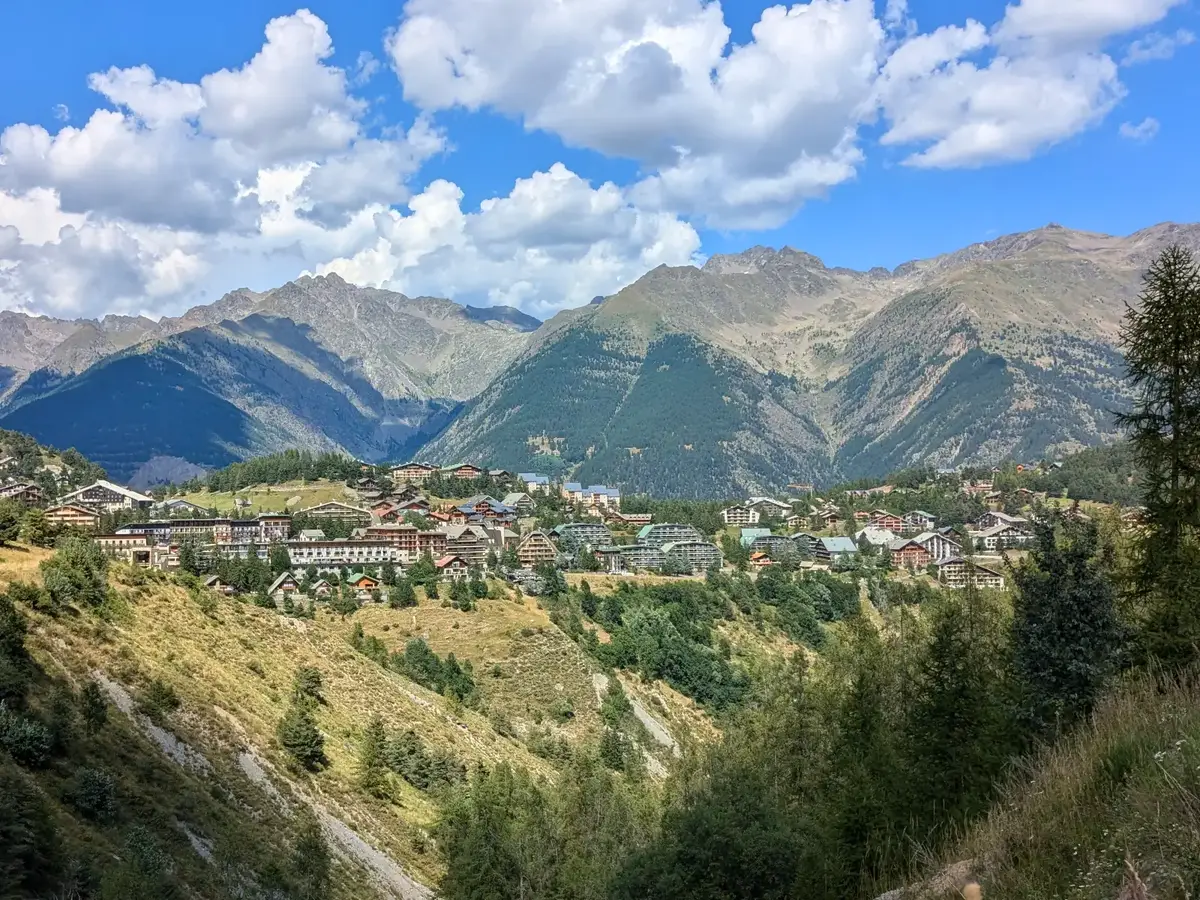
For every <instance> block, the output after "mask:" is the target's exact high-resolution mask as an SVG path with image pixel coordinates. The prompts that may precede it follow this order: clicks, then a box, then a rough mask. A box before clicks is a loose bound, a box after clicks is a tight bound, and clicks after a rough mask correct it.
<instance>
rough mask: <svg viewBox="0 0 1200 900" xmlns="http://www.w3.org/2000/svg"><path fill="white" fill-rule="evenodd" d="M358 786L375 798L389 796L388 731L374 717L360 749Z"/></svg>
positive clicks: (369, 723)
mask: <svg viewBox="0 0 1200 900" xmlns="http://www.w3.org/2000/svg"><path fill="white" fill-rule="evenodd" d="M358 786H359V788H361V789H362V790H364V791H366V792H367V793H368V794H371V795H372V796H375V797H384V796H385V795H386V794H387V730H386V729H385V728H384V727H383V719H381V718H379V716H372V717H371V721H370V722H368V723H367V728H366V730H365V731H364V732H363V739H362V743H361V744H360V745H359V747H358Z"/></svg>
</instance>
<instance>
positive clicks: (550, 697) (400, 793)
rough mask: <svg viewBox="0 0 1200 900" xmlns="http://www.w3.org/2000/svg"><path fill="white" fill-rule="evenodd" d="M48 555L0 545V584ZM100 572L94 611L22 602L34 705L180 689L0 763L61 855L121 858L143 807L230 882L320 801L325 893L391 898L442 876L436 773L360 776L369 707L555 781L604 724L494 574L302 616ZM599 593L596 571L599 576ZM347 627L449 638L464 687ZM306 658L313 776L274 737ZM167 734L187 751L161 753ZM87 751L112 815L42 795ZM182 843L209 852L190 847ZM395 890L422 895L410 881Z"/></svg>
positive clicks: (259, 863) (681, 712)
mask: <svg viewBox="0 0 1200 900" xmlns="http://www.w3.org/2000/svg"><path fill="white" fill-rule="evenodd" d="M48 556H49V554H48V553H47V552H46V551H39V550H31V549H26V548H24V547H8V548H3V549H0V588H4V587H7V585H8V584H9V583H11V582H14V581H32V582H37V581H38V580H39V579H40V573H39V569H38V565H39V563H40V562H41V561H42V560H44V559H46V558H48ZM110 583H111V586H112V588H113V589H114V595H113V598H112V599H111V600H110V601H109V604H108V612H107V613H106V615H105V616H104V617H97V616H96V615H95V614H93V613H85V612H81V613H79V614H76V615H65V614H64V615H60V616H58V617H52V616H49V615H45V614H42V613H39V612H35V611H33V610H30V609H28V608H24V609H22V612H23V614H24V615H25V616H27V617H28V619H29V621H30V635H29V639H28V644H29V646H30V649H31V652H32V654H33V656H34V658H35V659H36V660H37V661H38V663H39V665H40V666H41V668H42V669H43V670H44V671H45V672H46V673H48V674H47V675H46V676H45V679H44V681H45V685H44V686H40V687H39V689H38V692H37V694H38V696H37V700H36V702H35V704H34V708H35V710H44V709H48V708H49V705H50V704H51V702H52V700H51V698H52V697H53V695H54V683H64V684H65V683H69V684H72V685H73V686H74V692H75V693H76V694H77V693H78V692H79V691H80V690H81V689H82V686H83V685H85V684H87V683H88V682H89V681H90V680H93V679H95V680H98V681H103V682H104V683H105V684H107V685H108V689H109V690H110V692H111V697H112V698H113V701H114V702H118V701H119V702H122V703H124V702H130V703H132V704H138V703H140V702H143V701H144V699H145V698H146V697H147V696H148V694H149V692H150V691H151V690H152V685H154V684H155V683H159V682H161V683H163V684H166V685H169V686H170V688H171V689H172V690H173V691H174V692H175V694H176V695H177V696H178V698H179V700H180V706H179V708H178V710H176V711H174V712H170V713H168V714H166V715H165V716H164V717H163V718H162V719H161V720H160V724H161V727H162V728H163V729H165V730H164V731H157V732H156V731H154V730H153V729H152V728H151V725H150V723H149V721H148V720H146V719H145V718H143V717H141V716H140V715H137V714H136V713H134V714H131V715H129V716H125V715H122V714H121V713H120V712H119V711H118V708H117V707H116V706H112V707H110V708H109V719H110V723H111V727H110V729H109V730H107V731H106V732H105V733H104V735H103V736H102V737H103V739H102V741H101V742H100V743H98V744H94V743H93V742H90V741H80V742H79V743H78V745H77V746H75V747H74V748H73V749H72V751H71V753H70V754H69V755H68V756H66V757H65V758H63V759H61V760H56V761H55V762H54V763H53V766H52V767H51V769H50V770H49V771H42V770H34V771H19V770H18V768H17V767H16V766H13V765H11V764H9V763H7V762H5V763H0V769H2V771H0V777H2V778H4V779H15V780H16V781H18V782H20V783H22V784H26V785H28V786H29V787H30V789H31V790H32V791H34V792H35V793H40V794H41V795H43V796H45V797H48V798H51V800H54V802H53V803H52V806H53V809H54V820H55V822H56V824H58V825H59V828H60V830H61V831H62V832H63V833H64V834H65V835H67V838H66V840H65V847H64V853H65V854H67V855H68V856H70V857H72V858H76V859H93V858H95V857H96V856H97V854H100V855H102V854H103V853H104V852H107V851H108V850H112V851H113V852H117V853H118V854H119V853H120V847H121V845H122V842H124V841H125V840H126V839H127V837H128V832H129V829H130V828H131V827H132V822H133V820H134V818H135V817H142V818H145V819H146V821H147V822H149V823H150V825H149V826H148V827H150V828H151V829H152V831H153V835H152V836H153V839H154V841H155V846H157V847H159V848H160V849H161V850H162V852H163V853H166V854H168V855H169V856H170V858H171V860H172V862H171V863H170V866H171V867H172V868H173V869H174V871H175V872H176V875H177V881H178V883H179V884H180V885H186V886H187V887H188V888H189V889H190V890H192V892H193V893H195V894H197V895H199V896H205V897H225V896H231V893H230V891H231V890H232V888H231V887H230V886H229V884H227V883H225V882H222V881H221V879H222V878H225V877H226V874H227V873H226V874H223V873H225V867H226V866H227V865H236V866H237V867H238V868H239V870H245V871H248V872H256V873H257V872H266V871H267V868H268V867H269V865H270V863H271V862H272V861H276V862H278V861H280V860H287V859H289V853H290V852H291V847H292V844H293V843H295V841H296V840H298V837H297V835H298V834H299V833H300V828H301V823H302V822H303V821H304V817H303V816H302V815H301V813H302V812H303V811H304V810H306V809H311V810H314V811H315V812H316V813H317V814H318V815H320V816H321V817H322V824H323V827H324V831H325V835H326V839H327V841H328V842H329V843H330V845H331V846H332V847H333V848H334V850H335V858H336V860H337V863H336V865H335V871H334V882H333V886H332V887H331V888H330V893H329V895H328V896H334V897H351V896H354V897H364V896H374V895H375V894H377V893H378V894H379V895H380V896H391V894H388V893H386V892H385V891H381V890H380V888H379V885H380V884H381V883H391V884H393V885H395V884H403V883H404V882H403V879H404V878H409V877H411V878H412V879H414V880H415V882H419V883H421V884H435V883H436V882H437V880H438V878H439V877H440V875H441V865H442V863H441V860H440V856H439V854H438V852H437V847H436V841H435V839H434V837H433V835H432V833H431V829H432V826H433V824H434V822H435V820H436V817H437V815H438V809H439V805H438V800H437V797H438V792H437V789H436V788H431V789H429V790H420V789H418V788H417V787H414V786H413V784H411V783H409V782H408V781H406V780H404V779H402V778H400V777H399V776H397V775H395V774H394V773H393V774H389V776H388V785H387V795H388V799H385V800H380V799H376V798H374V797H372V796H370V795H368V794H366V793H364V792H363V791H362V790H361V789H360V787H359V784H358V777H359V763H358V759H359V751H360V748H361V746H362V743H363V740H364V729H365V727H366V725H367V723H368V721H369V720H370V719H371V717H372V716H379V717H381V718H382V720H383V723H384V725H385V727H386V728H387V729H388V731H389V732H391V733H400V732H403V731H404V730H406V729H412V731H413V732H415V734H416V735H417V737H418V739H419V741H420V743H421V745H422V746H423V747H424V748H425V751H426V752H427V753H428V754H433V755H435V756H441V757H444V758H447V759H450V760H452V761H453V762H455V763H457V764H461V766H463V767H464V769H465V770H470V769H472V768H474V767H475V766H477V765H482V766H484V767H486V768H488V769H493V768H495V767H496V766H498V765H499V764H500V763H509V764H512V765H514V766H517V767H521V768H524V769H526V770H528V771H530V772H532V773H534V774H536V775H537V776H538V777H541V778H546V779H550V780H553V779H555V778H556V777H557V773H556V768H555V766H556V765H558V764H560V763H561V758H560V754H561V753H562V752H563V751H562V749H560V748H565V747H573V746H585V745H586V746H596V745H597V744H598V742H599V740H600V736H601V734H602V733H603V730H604V725H603V723H602V721H601V719H600V717H599V715H598V709H599V707H600V699H601V694H600V687H601V686H602V685H603V682H604V675H603V673H602V669H601V668H600V666H599V665H598V663H597V662H596V661H595V660H594V659H593V658H592V657H591V656H589V655H588V654H586V653H585V652H584V651H583V650H582V649H581V648H580V646H579V645H578V644H577V643H576V642H575V641H573V640H571V639H570V638H569V637H567V635H565V634H564V633H563V632H562V631H561V630H560V629H559V628H558V627H556V626H555V625H554V624H553V623H552V622H551V621H550V619H549V617H548V616H547V613H546V612H545V611H544V610H542V609H541V608H539V606H538V604H537V603H536V601H534V600H532V599H530V598H521V597H518V596H516V595H510V594H508V593H507V592H504V591H502V590H501V591H499V593H500V594H501V595H502V599H487V598H485V599H482V600H480V601H479V607H478V609H477V610H476V611H473V612H469V613H468V612H460V611H458V610H455V609H452V608H449V607H444V606H442V605H441V603H440V602H438V601H436V600H434V601H430V600H428V599H427V598H422V600H421V602H420V604H419V605H418V606H417V607H414V608H409V609H399V610H392V609H386V608H365V609H363V610H360V611H359V612H358V613H357V614H356V615H355V616H353V617H352V618H350V619H342V618H340V617H338V616H336V615H334V614H333V613H331V612H329V611H328V610H324V609H322V610H319V611H318V612H317V614H316V618H315V619H312V620H305V619H293V618H287V617H282V616H280V615H278V614H277V613H275V612H274V611H270V610H264V609H260V608H258V607H255V606H252V605H249V604H245V603H241V602H235V601H232V600H228V599H224V598H218V597H217V596H216V595H215V594H212V593H211V592H208V591H206V590H203V589H193V590H188V589H186V588H184V587H182V586H179V585H177V584H175V583H174V582H172V581H171V580H169V579H168V578H166V577H165V576H162V575H160V574H157V573H152V572H144V571H141V570H133V569H129V568H126V567H114V568H113V569H112V570H111V571H110ZM597 592H598V593H600V594H603V593H604V592H605V587H604V586H601V585H597ZM355 626H361V628H362V631H363V634H364V635H366V636H368V637H373V638H378V639H379V640H380V641H382V643H383V645H385V646H386V647H387V649H388V650H392V651H401V652H402V651H403V650H404V649H405V646H406V644H407V643H408V642H409V641H411V640H413V639H415V638H421V639H423V640H424V641H426V642H427V644H428V646H429V647H430V648H431V649H432V650H433V651H434V652H435V653H437V654H440V655H441V656H443V657H447V656H448V655H449V654H451V653H453V654H454V655H455V656H456V658H457V659H458V660H459V662H460V663H461V664H462V665H464V666H469V670H470V671H471V672H472V673H473V677H474V680H475V684H476V686H477V690H476V693H477V699H476V700H470V699H469V700H468V701H467V702H465V703H464V702H459V701H457V700H454V699H453V698H450V697H443V696H441V695H438V694H436V693H433V692H431V691H429V690H427V689H426V688H424V687H421V686H420V685H418V684H416V683H415V682H413V681H410V680H409V679H408V678H405V677H403V676H402V675H400V674H398V673H397V672H395V671H392V670H391V669H389V668H385V667H384V666H382V665H380V664H379V663H377V662H376V661H374V660H373V659H372V658H370V657H369V656H368V655H365V654H364V653H361V652H359V651H358V650H356V649H355V648H354V647H353V646H351V643H350V638H351V635H352V630H353V629H354V628H355ZM302 665H309V666H313V667H315V668H316V669H317V670H318V671H319V672H320V673H321V676H322V681H323V687H322V695H323V698H324V699H323V702H322V703H321V705H320V706H319V707H318V708H317V710H316V714H315V715H316V721H317V724H318V726H319V728H320V730H321V732H322V733H323V734H324V736H325V754H326V757H327V759H328V765H327V766H326V767H324V768H323V769H322V770H321V771H319V772H318V773H315V774H313V773H308V772H305V771H303V770H300V769H298V768H297V767H296V766H295V765H294V764H293V763H291V762H290V760H289V757H288V756H287V754H286V753H284V752H283V750H282V749H281V748H280V746H279V744H278V739H277V737H276V726H277V724H278V723H279V722H280V720H281V719H282V718H283V716H284V714H285V712H286V711H287V709H288V706H289V703H290V696H291V692H292V682H293V676H294V674H295V672H296V670H297V667H298V666H302ZM621 679H622V681H623V682H624V685H625V688H626V691H627V694H628V696H629V697H630V698H631V700H632V701H633V702H634V703H635V704H638V706H639V707H640V708H641V709H643V710H649V711H650V713H649V714H650V715H651V716H653V718H654V719H655V720H656V721H657V723H658V725H657V727H660V728H662V729H664V730H666V731H667V732H669V734H670V735H671V736H672V738H673V739H674V740H676V741H677V742H678V743H680V744H682V745H685V746H686V745H687V744H689V743H693V742H695V741H707V740H710V739H711V738H712V737H714V736H715V732H714V730H713V728H712V726H711V724H709V722H708V720H707V718H706V717H705V715H704V714H703V713H702V712H701V711H700V710H699V709H698V708H697V707H696V705H695V704H694V703H692V702H691V701H690V700H688V699H686V698H684V697H682V696H681V695H679V694H678V693H676V692H674V691H672V690H671V689H670V688H668V687H666V686H665V685H662V684H660V683H652V682H651V683H641V682H639V681H637V680H636V679H634V678H631V677H628V676H625V675H622V676H621ZM52 682H54V683H52ZM127 697H128V698H132V699H131V700H128V701H127V700H126V699H124V698H127ZM131 710H132V707H131ZM176 742H178V743H176ZM160 744H161V746H160ZM645 744H646V747H645V751H646V753H647V754H648V756H647V765H648V768H649V770H650V771H651V773H652V774H658V775H665V773H666V771H667V767H668V766H669V765H670V760H671V758H672V752H671V750H670V748H669V747H668V746H666V745H662V744H658V743H656V742H654V741H652V740H649V739H647V740H645ZM531 748H532V749H531ZM164 749H166V750H169V751H170V752H173V753H174V754H175V755H176V757H178V758H179V759H181V760H184V763H183V764H177V763H175V762H172V761H171V760H170V758H169V757H168V756H167V755H164ZM535 750H536V751H537V752H536V753H535V752H533V751H535ZM538 754H541V755H538ZM0 757H3V754H0ZM80 765H86V766H88V767H92V768H102V769H104V770H111V771H113V772H116V773H117V775H118V778H117V782H118V783H117V787H116V796H117V797H118V798H119V803H120V808H121V810H122V812H121V816H120V817H119V821H118V822H116V823H115V824H112V823H108V824H104V825H103V826H99V825H96V824H94V823H91V822H89V821H86V820H81V819H80V816H79V814H78V812H77V811H76V810H74V809H73V807H71V806H70V805H69V804H67V803H66V801H62V802H59V801H58V800H55V799H54V798H59V797H62V796H66V794H64V791H66V790H67V788H66V787H64V785H66V784H67V782H68V781H69V780H70V779H71V778H73V777H75V776H74V774H73V773H74V772H75V769H76V768H78V767H79V766H80ZM6 783H8V782H6ZM135 813H136V816H135ZM147 817H148V818H147ZM188 832H191V833H192V834H193V835H194V836H195V838H196V839H195V840H193V839H192V838H189V836H188ZM351 832H352V833H351ZM355 836H356V837H355ZM197 842H199V843H197ZM361 842H365V844H366V845H368V846H369V847H370V848H374V849H373V850H367V849H364V845H363V844H362V843H361ZM193 844H196V845H197V846H204V847H205V848H207V849H206V852H208V853H210V854H211V855H212V856H213V858H214V859H215V860H216V862H214V863H212V864H211V865H210V864H209V863H208V862H207V861H206V858H205V857H204V855H203V854H201V855H197V852H198V851H194V850H192V849H191V848H192V846H193ZM356 854H357V855H356ZM379 854H382V856H380V855H379ZM285 868H286V867H285ZM399 873H403V874H399ZM284 875H286V872H285V873H284ZM263 877H264V878H265V877H266V876H265V875H264V876H263ZM281 877H284V876H281ZM372 885H374V887H372ZM405 891H408V892H407V893H405ZM396 892H398V895H399V896H403V897H405V898H407V897H417V896H422V895H421V893H420V891H419V890H418V889H417V888H412V889H411V890H409V889H408V888H406V889H405V890H401V889H400V888H396ZM105 896H106V897H108V896H110V895H105ZM111 896H114V897H115V896H116V895H111ZM297 896H299V895H297Z"/></svg>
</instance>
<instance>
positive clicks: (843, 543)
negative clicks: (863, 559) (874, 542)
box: [820, 537, 858, 553]
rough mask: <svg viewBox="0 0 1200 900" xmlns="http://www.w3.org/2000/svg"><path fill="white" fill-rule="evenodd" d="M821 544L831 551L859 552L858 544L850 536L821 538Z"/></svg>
mask: <svg viewBox="0 0 1200 900" xmlns="http://www.w3.org/2000/svg"><path fill="white" fill-rule="evenodd" d="M820 541H821V546H822V547H824V548H825V549H826V550H828V551H829V552H830V553H857V552H858V545H857V544H855V543H854V541H852V540H850V538H848V537H823V538H820Z"/></svg>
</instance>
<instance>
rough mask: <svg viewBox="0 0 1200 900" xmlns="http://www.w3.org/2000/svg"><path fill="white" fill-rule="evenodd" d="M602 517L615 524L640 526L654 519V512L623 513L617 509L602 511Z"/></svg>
mask: <svg viewBox="0 0 1200 900" xmlns="http://www.w3.org/2000/svg"><path fill="white" fill-rule="evenodd" d="M601 519H603V520H604V521H605V522H610V523H612V524H613V525H618V526H624V525H636V526H638V527H639V528H640V527H641V526H643V525H649V524H650V523H651V522H653V521H654V513H623V512H620V511H619V510H615V509H606V510H603V511H602V514H601Z"/></svg>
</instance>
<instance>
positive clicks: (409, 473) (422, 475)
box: [391, 462, 438, 484]
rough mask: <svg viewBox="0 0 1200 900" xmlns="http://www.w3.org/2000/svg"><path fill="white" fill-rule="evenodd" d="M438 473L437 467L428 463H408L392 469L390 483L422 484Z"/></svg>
mask: <svg viewBox="0 0 1200 900" xmlns="http://www.w3.org/2000/svg"><path fill="white" fill-rule="evenodd" d="M437 471H438V467H437V466H431V465H429V464H428V463H419V462H410V463H405V464H404V465H402V466H393V467H392V473H391V474H392V481H408V482H411V483H413V484H423V483H425V482H426V481H428V480H429V479H430V478H432V477H433V476H434V475H435V474H436V473H437Z"/></svg>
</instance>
